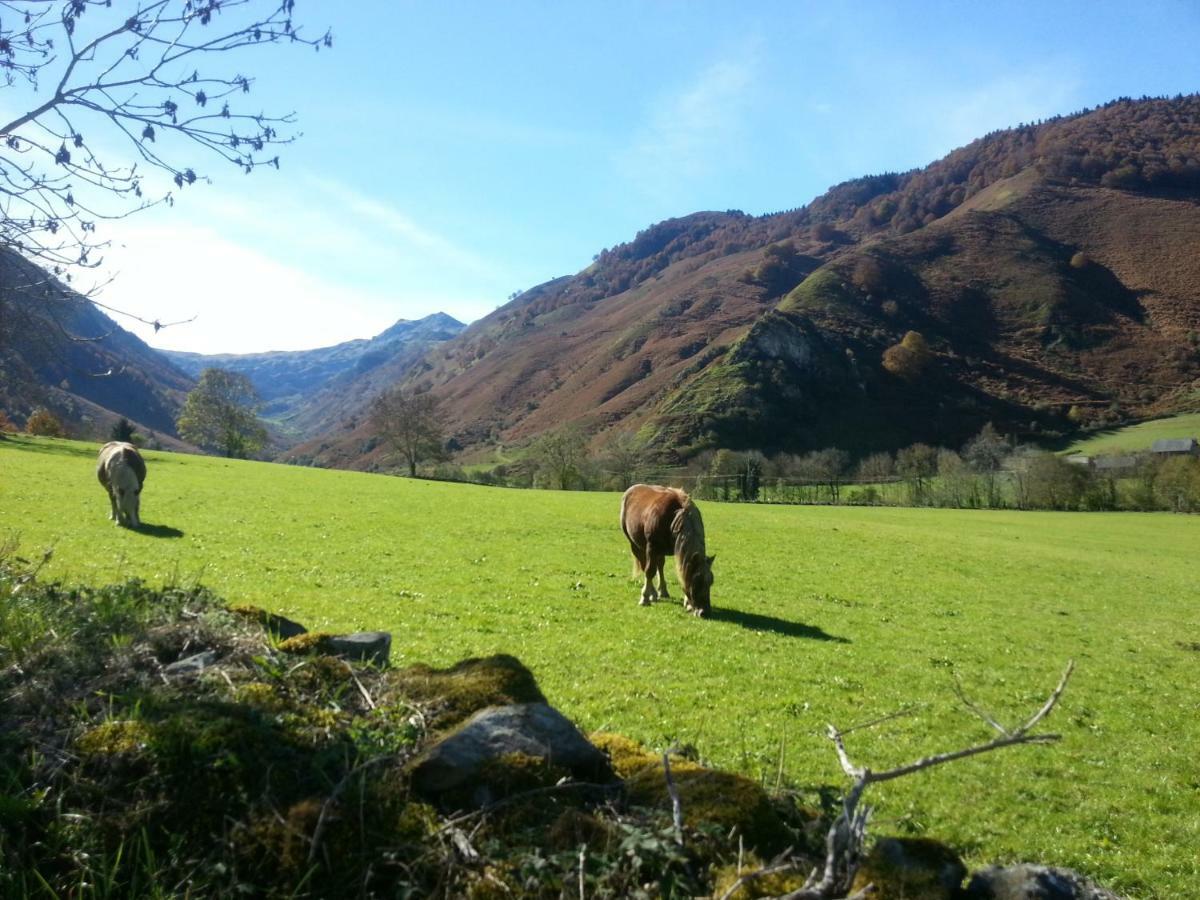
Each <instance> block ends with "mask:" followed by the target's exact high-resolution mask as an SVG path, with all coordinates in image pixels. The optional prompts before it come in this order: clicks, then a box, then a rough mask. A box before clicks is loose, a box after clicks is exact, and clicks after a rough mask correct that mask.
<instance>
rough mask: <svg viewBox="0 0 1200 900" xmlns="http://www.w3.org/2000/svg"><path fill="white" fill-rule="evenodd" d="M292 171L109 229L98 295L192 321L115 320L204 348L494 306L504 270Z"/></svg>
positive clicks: (346, 331) (165, 341)
mask: <svg viewBox="0 0 1200 900" xmlns="http://www.w3.org/2000/svg"><path fill="white" fill-rule="evenodd" d="M299 180H300V181H301V182H304V183H303V184H300V185H299V187H300V188H302V189H297V185H296V183H292V185H291V187H289V190H288V191H286V192H283V191H279V190H275V191H272V190H270V189H269V188H267V189H259V188H261V187H262V186H261V185H256V190H255V192H254V193H253V195H252V196H248V197H242V196H238V195H235V194H233V193H230V192H227V191H223V190H220V189H217V188H215V187H206V188H204V189H200V190H196V191H188V192H185V194H184V196H183V197H182V198H181V201H180V203H179V204H178V205H177V206H176V208H175V209H156V210H150V211H146V212H144V213H141V214H139V215H137V216H134V217H132V218H131V219H128V220H125V221H121V222H117V223H111V224H109V225H107V226H106V227H105V232H104V234H103V235H102V237H105V238H107V239H109V240H111V246H110V248H109V249H108V250H107V252H106V254H105V259H104V266H103V270H102V275H112V276H114V279H113V282H112V284H110V285H109V286H107V287H105V288H104V290H103V291H102V293H101V294H99V295H98V296H97V299H98V300H99V301H100V302H102V303H104V304H106V305H108V306H111V307H114V308H116V309H120V310H122V311H124V312H128V313H131V314H133V315H136V316H139V317H141V318H144V319H149V320H156V319H157V320H158V321H161V322H174V321H178V320H183V319H189V318H191V317H192V316H198V318H197V319H196V321H195V322H190V323H188V324H186V325H181V326H177V327H172V328H168V329H164V330H162V331H161V332H159V333H158V334H155V333H154V332H153V329H152V328H150V327H148V326H143V325H140V324H138V323H136V322H135V321H134V320H132V319H128V318H121V317H118V319H119V321H120V323H121V324H122V325H123V326H124V327H126V328H129V329H130V330H131V331H134V332H135V333H138V334H139V335H140V336H141V337H143V338H144V339H145V340H147V341H149V342H150V343H152V344H154V345H156V346H161V347H169V348H171V349H178V350H194V351H197V352H205V353H247V352H258V351H265V350H293V349H304V348H309V347H319V346H328V345H330V344H335V343H338V342H341V341H345V340H350V339H353V338H365V337H371V336H372V335H374V334H377V333H378V332H380V331H382V330H383V329H384V328H386V327H388V326H389V325H391V324H392V323H393V322H395V321H396V320H397V319H400V318H409V319H415V318H421V317H423V316H426V315H429V314H430V313H433V312H438V311H441V312H446V313H449V314H450V315H452V316H455V317H456V318H458V319H461V320H463V321H470V320H472V319H475V318H478V317H479V316H481V315H484V314H486V313H487V312H488V311H490V309H491V308H492V307H493V306H494V303H493V302H491V301H492V300H493V298H494V296H498V295H499V290H500V288H499V287H498V286H497V285H493V284H491V282H496V283H499V282H501V281H502V280H503V276H500V277H497V276H496V275H495V274H494V273H493V272H492V270H491V268H490V267H489V266H488V264H487V262H486V261H485V260H483V259H481V258H480V257H477V256H476V255H474V254H473V253H471V252H470V251H468V250H466V249H464V248H462V247H459V246H457V245H456V244H455V243H453V242H452V241H450V240H448V239H445V238H443V237H441V236H440V235H438V234H436V233H435V232H433V231H431V230H429V229H427V228H424V227H422V226H421V225H420V224H419V223H418V222H416V221H415V220H413V219H412V218H410V217H408V216H405V215H404V214H403V213H402V212H400V211H399V210H397V209H395V208H393V207H391V206H388V205H387V204H384V203H380V202H377V201H373V200H371V199H370V198H368V197H365V196H363V195H361V194H358V193H356V192H355V191H353V190H352V189H350V188H347V187H345V186H343V185H340V184H337V183H335V182H331V181H322V180H318V179H313V178H308V179H304V178H301V179H299ZM464 273H465V274H464ZM489 276H491V277H490V278H489ZM478 285H483V287H480V288H479V289H478V290H476V287H477V286H478Z"/></svg>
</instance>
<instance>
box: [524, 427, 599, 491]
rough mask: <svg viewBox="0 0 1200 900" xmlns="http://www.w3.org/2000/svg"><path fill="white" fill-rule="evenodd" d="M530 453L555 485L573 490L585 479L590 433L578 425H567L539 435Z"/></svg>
mask: <svg viewBox="0 0 1200 900" xmlns="http://www.w3.org/2000/svg"><path fill="white" fill-rule="evenodd" d="M530 456H531V457H532V458H533V459H534V460H535V461H536V462H537V464H538V468H539V470H540V471H542V472H543V473H545V474H546V475H547V476H548V477H549V480H550V482H551V483H552V484H554V485H555V486H556V487H558V489H559V490H563V491H565V490H569V489H570V487H571V485H572V484H574V483H575V482H577V481H581V480H582V474H583V466H584V463H585V462H587V456H588V453H587V435H586V434H585V433H584V431H583V429H582V428H580V427H579V426H577V425H564V426H563V427H562V428H559V429H558V430H557V431H552V432H550V433H549V434H544V435H542V436H541V437H540V438H538V439H537V441H535V442H534V444H533V446H532V447H530Z"/></svg>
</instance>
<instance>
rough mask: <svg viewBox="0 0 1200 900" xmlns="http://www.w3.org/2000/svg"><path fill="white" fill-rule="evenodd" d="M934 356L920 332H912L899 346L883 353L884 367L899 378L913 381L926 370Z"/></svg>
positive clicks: (893, 346)
mask: <svg viewBox="0 0 1200 900" xmlns="http://www.w3.org/2000/svg"><path fill="white" fill-rule="evenodd" d="M932 358H933V354H932V353H931V352H930V350H929V344H928V343H927V342H926V340H925V338H924V336H923V335H922V334H921V333H920V332H919V331H910V332H908V333H907V334H905V335H904V338H903V339H902V340H901V341H900V343H898V344H893V345H892V346H890V347H888V348H887V349H886V350H884V351H883V367H884V369H886V370H887V371H888V372H890V373H891V374H893V375H895V376H896V377H897V378H902V379H904V380H905V381H913V380H915V379H916V378H917V377H918V376H920V374H921V373H922V372H923V371H924V370H925V367H926V366H927V365H928V364H929V361H930V360H931V359H932Z"/></svg>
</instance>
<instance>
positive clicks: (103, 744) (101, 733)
mask: <svg viewBox="0 0 1200 900" xmlns="http://www.w3.org/2000/svg"><path fill="white" fill-rule="evenodd" d="M150 736H151V733H150V729H149V728H148V727H147V725H146V723H145V722H140V721H137V720H128V719H125V720H117V721H112V722H102V723H101V724H99V725H97V726H96V727H94V728H89V729H88V730H87V731H85V732H84V733H83V734H81V735H80V736H79V738H78V739H77V740H76V741H75V749H76V750H77V751H78V752H79V753H81V754H83V755H85V756H115V755H117V754H127V753H136V752H138V751H140V750H143V749H144V748H145V747H146V744H147V742H148V741H149V740H150Z"/></svg>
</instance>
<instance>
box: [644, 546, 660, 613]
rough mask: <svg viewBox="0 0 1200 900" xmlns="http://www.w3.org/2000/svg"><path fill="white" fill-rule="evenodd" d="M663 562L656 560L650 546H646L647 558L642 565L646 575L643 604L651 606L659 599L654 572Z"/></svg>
mask: <svg viewBox="0 0 1200 900" xmlns="http://www.w3.org/2000/svg"><path fill="white" fill-rule="evenodd" d="M660 565H662V563H661V562H659V561H658V560H656V558H655V556H654V553H653V552H652V551H651V550H650V548H649V547H647V548H646V558H645V562H644V564H643V566H642V574H643V575H644V576H645V579H646V582H645V584H643V585H642V601H641V603H642V606H649V605H650V604H651V603H653V602H654V601H655V600H657V599H658V592H657V591H656V590H654V572H655V570H656V568H657V567H658V566H660Z"/></svg>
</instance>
